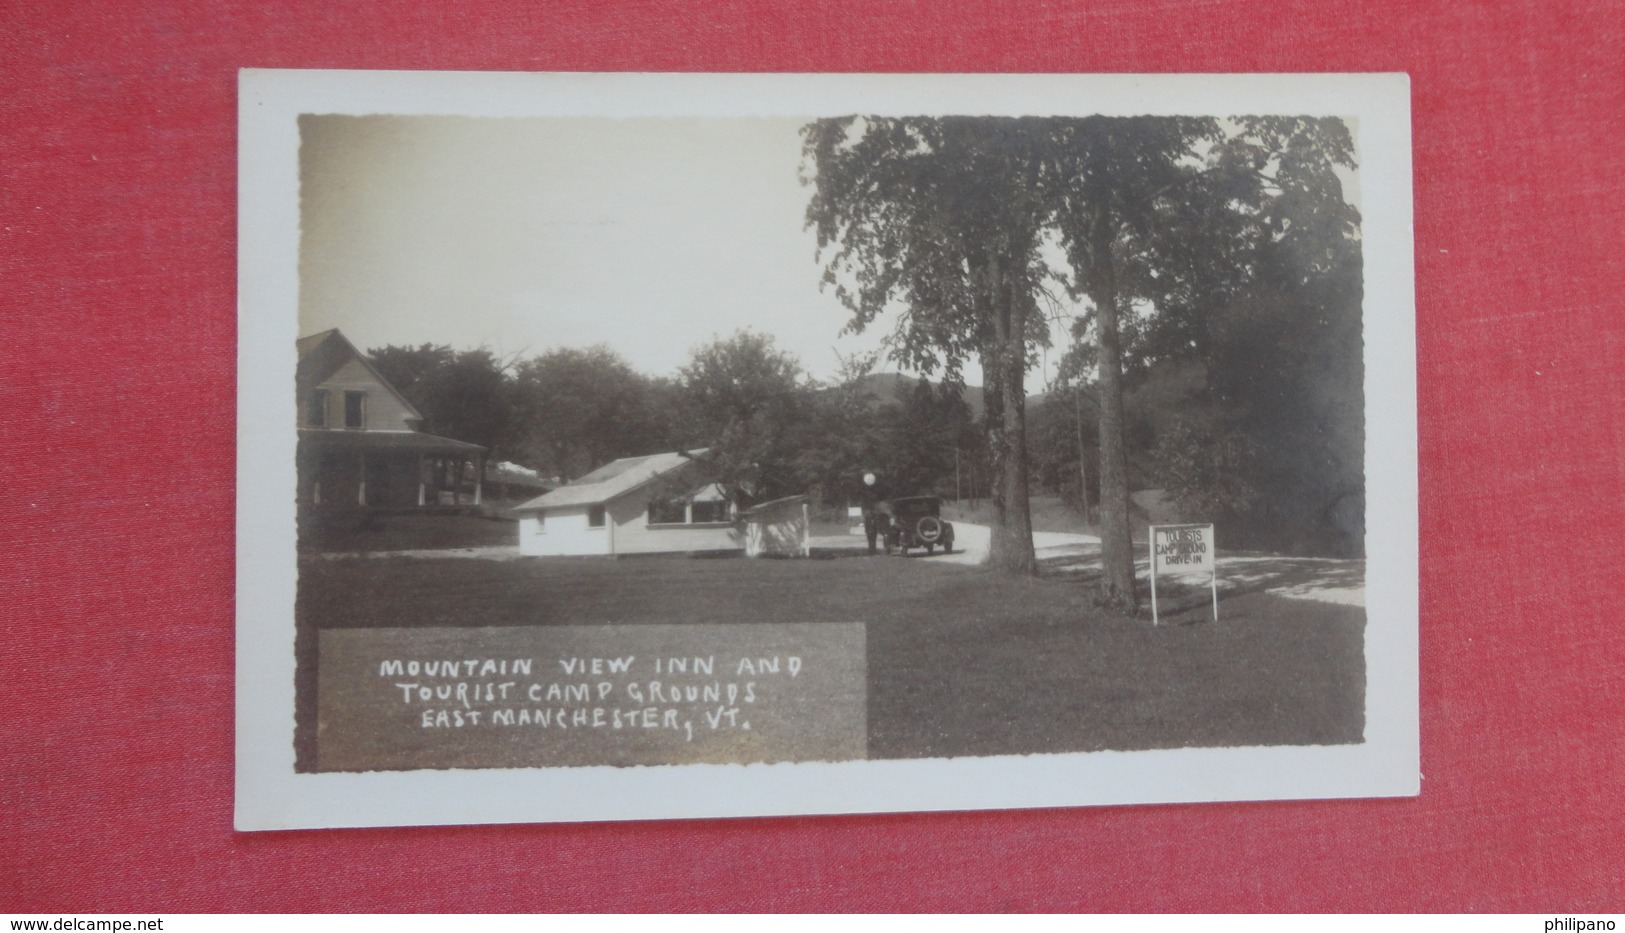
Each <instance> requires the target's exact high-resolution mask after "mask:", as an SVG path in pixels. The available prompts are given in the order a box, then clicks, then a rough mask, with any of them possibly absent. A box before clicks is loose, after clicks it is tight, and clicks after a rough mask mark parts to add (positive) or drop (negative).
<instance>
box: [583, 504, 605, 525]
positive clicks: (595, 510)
mask: <svg viewBox="0 0 1625 933" xmlns="http://www.w3.org/2000/svg"><path fill="white" fill-rule="evenodd" d="M587 527H588V528H602V527H604V507H603V506H601V505H589V506H587Z"/></svg>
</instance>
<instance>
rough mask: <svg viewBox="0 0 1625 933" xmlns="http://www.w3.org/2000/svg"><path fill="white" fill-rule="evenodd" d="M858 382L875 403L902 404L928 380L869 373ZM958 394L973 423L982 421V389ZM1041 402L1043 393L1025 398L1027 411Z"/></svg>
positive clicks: (971, 387) (979, 387)
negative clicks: (915, 389)
mask: <svg viewBox="0 0 1625 933" xmlns="http://www.w3.org/2000/svg"><path fill="white" fill-rule="evenodd" d="M859 381H860V382H861V383H862V384H863V386H864V388H866V389H868V390H869V392H870V393H872V394H873V395H874V397H875V399H876V400H877V401H879V402H881V403H896V404H902V403H903V401H904V400H905V399H907V398H908V394H909V393H910V392H913V391H914V387H915V386H917V385H919V384H920V383H922V382H927V381H929V380H925V379H920V378H917V377H915V376H905V375H903V374H902V373H870V374H869V375H867V376H864V377H863V378H862V379H861V380H859ZM933 384H934V385H940V383H933ZM960 394H961V397H963V398H964V400H965V404H966V405H967V406H969V407H970V416H971V418H972V419H973V420H975V421H980V420H982V409H983V407H984V404H985V403H984V402H983V400H982V387H981V386H965V388H964V389H962V390H961V392H960ZM1043 400H1044V395H1043V393H1039V394H1037V395H1029V396H1027V408H1028V410H1029V411H1031V410H1032V409H1033V408H1035V407H1037V406H1038V405H1041V404H1043Z"/></svg>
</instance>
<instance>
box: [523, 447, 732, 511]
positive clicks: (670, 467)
mask: <svg viewBox="0 0 1625 933" xmlns="http://www.w3.org/2000/svg"><path fill="white" fill-rule="evenodd" d="M704 453H705V450H704V449H703V448H702V449H700V450H693V451H682V450H677V451H672V452H671V453H663V454H650V455H648V456H646V457H622V458H621V459H619V460H614V461H611V462H609V463H606V464H604V465H603V466H601V467H599V468H598V469H596V470H593V471H592V472H591V473H588V474H586V475H585V476H582V477H580V478H579V479H576V480H573V481H572V482H570V483H568V484H566V485H564V486H560V487H559V488H557V489H555V490H553V491H552V492H549V493H546V494H545V495H541V496H537V497H536V498H534V499H532V500H530V501H529V502H525V503H522V504H520V505H518V506H516V507H515V508H514V511H516V512H539V511H543V510H546V509H557V508H567V507H570V506H582V505H602V504H604V503H605V502H608V501H610V500H611V499H618V498H620V497H621V496H624V495H626V494H627V493H629V492H631V491H633V490H635V489H639V488H641V487H643V486H646V485H648V484H649V483H652V482H654V481H655V480H657V479H659V478H660V477H662V476H665V475H667V474H669V473H672V472H674V471H676V470H678V469H681V468H682V467H684V466H686V465H687V464H689V463H692V462H693V461H694V459H695V458H697V457H699V456H701V455H702V454H704Z"/></svg>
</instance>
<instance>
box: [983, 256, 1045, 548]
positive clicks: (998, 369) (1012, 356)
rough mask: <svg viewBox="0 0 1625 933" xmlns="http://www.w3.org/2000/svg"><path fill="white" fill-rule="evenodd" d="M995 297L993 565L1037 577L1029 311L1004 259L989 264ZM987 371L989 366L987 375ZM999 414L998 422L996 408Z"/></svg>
mask: <svg viewBox="0 0 1625 933" xmlns="http://www.w3.org/2000/svg"><path fill="white" fill-rule="evenodd" d="M989 280H990V281H989V289H988V291H989V293H990V294H991V295H992V297H993V300H994V302H995V303H996V307H995V308H994V315H993V319H994V322H995V327H994V340H995V345H994V347H993V352H992V353H989V354H986V355H985V356H984V362H985V360H986V359H988V358H991V359H993V360H995V361H996V365H995V366H994V367H993V368H992V371H991V372H987V373H984V375H985V376H986V377H987V378H986V382H987V383H988V384H989V385H991V386H994V387H996V391H995V392H993V393H990V394H989V395H988V397H987V398H986V399H985V401H986V409H987V412H988V417H987V423H988V428H989V432H988V440H989V442H990V446H991V447H992V449H993V462H994V470H995V473H994V482H993V516H994V520H993V540H992V545H991V547H990V549H989V552H988V563H989V564H990V565H991V566H993V567H995V568H997V569H999V570H1002V571H1004V572H1006V573H1009V574H1015V575H1026V576H1032V575H1034V574H1036V573H1037V572H1038V562H1037V561H1036V560H1035V559H1034V557H1033V519H1032V511H1031V508H1030V506H1029V503H1028V491H1027V404H1026V400H1027V391H1026V386H1025V384H1024V380H1023V376H1024V375H1025V373H1026V357H1027V329H1026V325H1027V306H1026V302H1025V301H1024V300H1023V298H1024V296H1022V295H1021V294H1020V292H1019V289H1020V285H1021V282H1020V278H1019V276H1013V275H1008V274H1005V272H1004V270H1003V268H1002V264H1001V262H1000V257H998V256H997V255H995V256H993V257H991V259H990V262H989ZM985 368H987V367H985V366H984V369H985ZM995 405H997V406H998V409H999V415H998V417H996V418H995V417H993V416H992V411H993V407H994V406H995Z"/></svg>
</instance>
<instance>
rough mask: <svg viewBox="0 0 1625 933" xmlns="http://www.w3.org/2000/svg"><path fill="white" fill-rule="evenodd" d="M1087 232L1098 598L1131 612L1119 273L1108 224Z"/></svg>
mask: <svg viewBox="0 0 1625 933" xmlns="http://www.w3.org/2000/svg"><path fill="white" fill-rule="evenodd" d="M1092 234H1093V235H1092V236H1091V238H1090V239H1091V240H1092V243H1091V250H1090V251H1091V253H1092V254H1093V257H1092V258H1093V260H1094V262H1093V269H1092V270H1091V273H1092V274H1091V276H1090V280H1091V281H1090V285H1091V287H1090V289H1089V298H1090V300H1092V301H1093V302H1094V305H1095V320H1096V322H1097V324H1098V329H1099V331H1100V348H1099V349H1100V357H1099V364H1100V561H1101V569H1102V571H1103V573H1102V576H1101V581H1100V596H1101V601H1102V602H1103V603H1105V604H1106V605H1109V606H1115V607H1117V608H1118V609H1120V610H1122V611H1124V612H1129V613H1132V612H1135V611H1136V610H1138V609H1139V606H1140V601H1139V597H1138V595H1137V594H1136V593H1135V591H1134V539H1133V537H1132V533H1131V531H1130V529H1129V488H1128V453H1127V451H1126V450H1125V448H1124V443H1123V351H1122V346H1121V340H1120V338H1119V336H1118V329H1117V273H1116V270H1115V269H1114V268H1113V267H1112V250H1111V247H1112V240H1113V239H1114V237H1113V236H1112V230H1111V225H1110V224H1109V223H1107V222H1106V220H1105V218H1097V219H1096V221H1095V224H1094V230H1093V231H1092Z"/></svg>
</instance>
